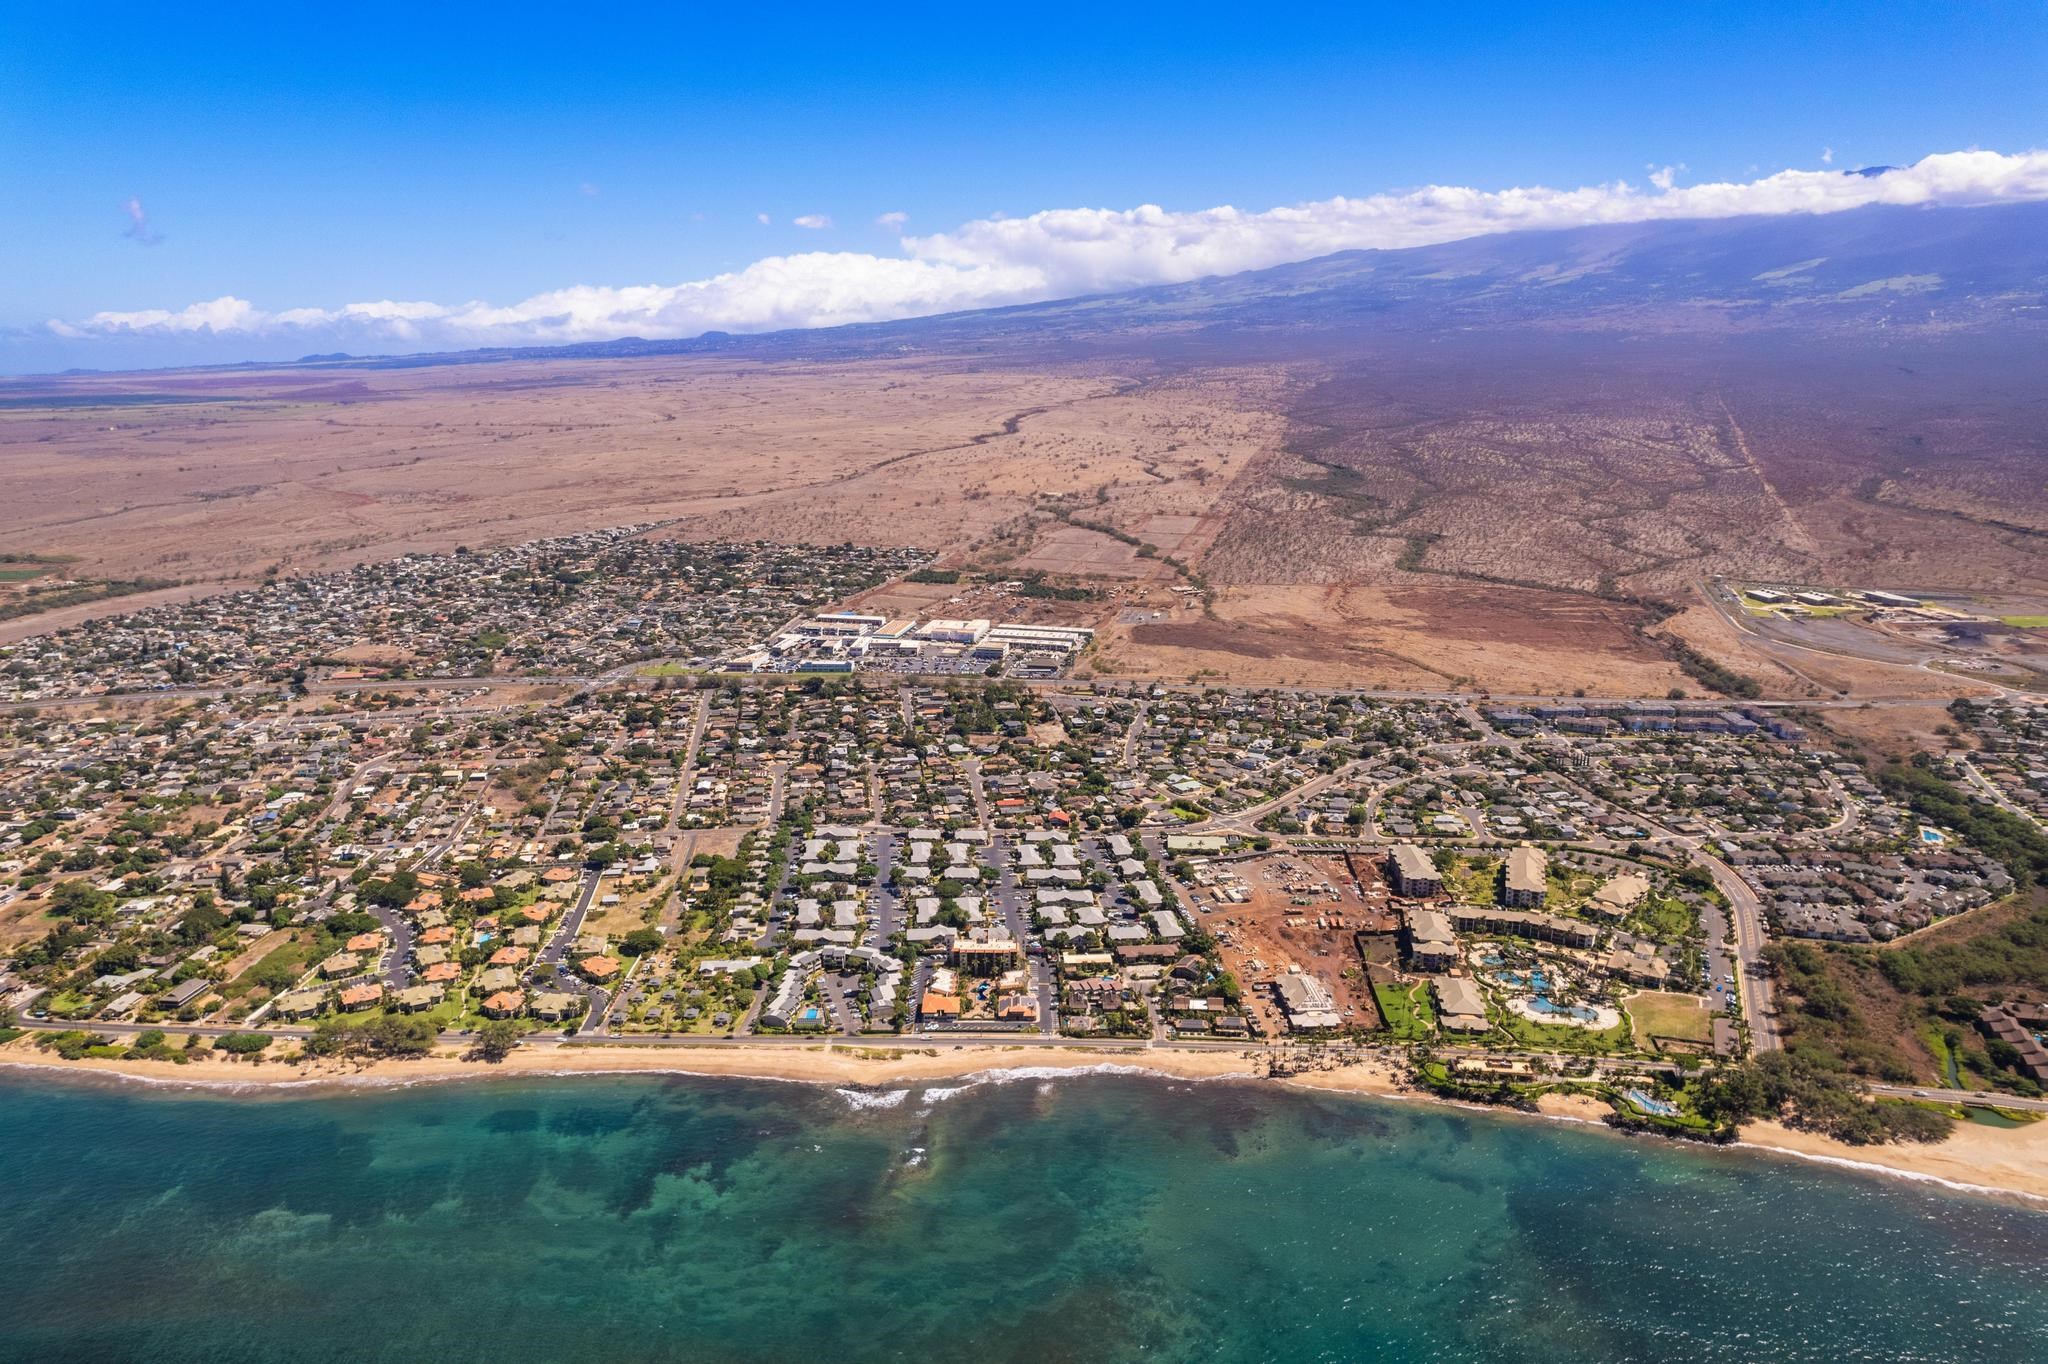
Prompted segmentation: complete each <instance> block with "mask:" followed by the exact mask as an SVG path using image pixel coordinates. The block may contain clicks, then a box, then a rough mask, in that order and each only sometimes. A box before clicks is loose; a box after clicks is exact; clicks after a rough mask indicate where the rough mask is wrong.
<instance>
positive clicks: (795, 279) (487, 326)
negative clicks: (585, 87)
mask: <svg viewBox="0 0 2048 1364" xmlns="http://www.w3.org/2000/svg"><path fill="white" fill-rule="evenodd" d="M1677 169H1682V168H1660V169H1659V170H1657V171H1656V172H1654V173H1653V174H1652V175H1651V176H1650V181H1651V183H1649V184H1648V185H1645V186H1638V185H1632V184H1628V183H1626V182H1616V183H1613V184H1607V185H1595V186H1589V187H1586V188H1581V189H1565V190H1558V189H1547V188H1541V187H1536V188H1526V189H1505V190H1477V189H1463V188H1457V187H1453V186H1443V185H1431V186H1428V187H1426V188H1423V189H1417V190H1412V191H1408V192H1405V193H1399V194H1377V195H1371V196H1368V197H1365V198H1342V197H1340V198H1335V199H1325V200H1320V201H1318V202H1314V203H1306V204H1296V205H1293V206H1291V207H1285V208H1275V209H1269V210H1267V211H1265V212H1245V211H1243V210H1240V209H1236V208H1230V207H1223V208H1211V209H1205V210H1201V211H1198V212H1170V211H1168V210H1166V209H1163V208H1160V207H1158V206H1156V205H1151V204H1147V205H1144V206H1142V207H1139V208H1132V209H1114V210H1113V209H1085V208H1077V209H1054V210H1049V211H1046V212H1042V213H1034V214H1032V215H1031V216H1029V217H1024V218H987V219H981V220H978V221H975V222H970V223H966V224H964V225H962V226H960V227H958V228H956V229H954V230H953V231H951V232H942V233H935V234H933V235H930V236H915V235H909V236H901V237H899V238H898V248H899V254H896V255H875V254H870V253H865V252H849V251H812V252H803V253H799V254H795V255H787V256H771V257H768V258H766V259H764V260H759V261H756V262H754V263H753V264H752V265H749V266H747V267H746V268H745V269H743V270H738V271H734V272H730V273H727V274H721V275H715V276H712V277H711V278H708V279H700V280H690V281H687V282H684V283H681V284H647V285H637V286H631V287H623V288H621V287H609V286H595V285H576V286H572V287H569V288H564V289H556V290H552V291H550V292H548V293H543V294H536V295H535V296H533V297H532V298H528V299H524V300H521V301H519V302H517V303H511V304H505V305H494V304H489V303H481V302H471V303H460V304H442V303H433V302H418V301H416V302H399V301H391V300H383V301H377V302H365V303H351V304H347V305H345V306H343V307H339V308H321V307H293V308H285V309H282V310H279V311H274V312H273V311H266V310H264V309H262V308H259V307H257V306H256V305H254V304H252V303H250V302H248V301H246V300H244V299H240V298H236V297H233V296H226V297H222V298H217V299H213V300H211V301H208V302H200V303H194V304H192V305H190V306H189V307H185V308H181V309H177V310H167V309H161V308H152V309H141V310H136V311H126V312H123V311H108V312H100V313H95V314H93V315H92V316H91V317H88V318H84V319H82V320H77V321H52V322H51V323H49V324H48V326H49V329H50V331H51V332H53V333H55V334H56V335H58V336H62V337H66V338H80V339H82V338H92V337H124V336H125V337H141V336H158V337H178V336H183V337H192V338H197V337H208V336H211V337H234V336H252V337H255V336H268V337H290V338H293V339H295V340H296V339H303V340H305V341H307V342H311V341H314V340H315V339H316V338H317V339H318V340H319V341H320V342H321V343H322V344H323V345H335V346H341V347H346V346H350V345H354V346H360V347H365V348H372V349H376V348H391V347H393V346H398V345H404V346H414V347H418V348H423V349H427V348H436V347H448V346H479V345H528V344H551V343H562V342H576V341H597V340H608V339H611V338H614V337H621V336H642V337H650V338H656V337H660V338H671V337H687V336H695V335H698V334H700V333H702V332H705V331H712V330H721V331H732V332H756V331H770V330H775V329H779V328H788V327H825V326H835V325H838V324H842V323H849V322H879V321H886V320H889V319H892V318H900V317H914V316H920V315H928V314H932V313H941V312H952V311H956V310H960V309H967V308H981V307H995V306H1001V305H1005V304H1013V303H1028V302H1035V301H1038V300H1041V299H1048V298H1062V297H1069V296H1072V295H1075V294H1086V293H1097V292H1102V291H1105V290H1114V289H1126V288H1135V287H1139V286H1142V285H1149V284H1169V283H1179V282H1182V281H1186V280H1191V279H1198V278H1201V277H1202V276H1205V275H1221V274H1233V273H1236V272H1238V271H1241V270H1254V269H1261V268H1264V267H1266V266H1272V265H1280V264H1284V263H1286V262H1288V261H1297V260H1306V259H1309V258H1311V257H1314V256H1321V255H1327V254H1329V253H1330V252H1333V251H1343V250H1351V249H1357V248H1371V247H1404V246H1424V245H1430V244H1433V243H1437V242H1445V241H1453V240H1457V239H1459V238H1464V237H1474V236H1481V235H1484V234H1487V233H1494V232H1509V231H1515V230H1519V229H1527V228H1562V227H1578V226H1584V225H1588V224H1596V223H1635V222H1647V221H1653V220H1664V219H1682V218H1728V217H1737V216H1742V215H1749V214H1793V213H1837V212H1841V211H1843V210H1846V209H1852V208H1860V207H1862V206H1864V205H1867V204H1899V205H1935V204H1939V205H1973V204H1991V203H2003V202H2017V201H2021V200H2036V199H2048V151H2030V152H2022V153H2018V154H2012V155H2007V154H2001V153H1998V152H1986V151H1965V152H1948V153H1942V154H1939V155H1935V156H1929V157H1927V158H1925V159H1924V160H1922V161H1920V162H1918V163H1916V164H1914V165H1912V166H1907V167H1899V168H1894V169H1890V170H1886V171H1884V172H1883V173H1881V174H1858V173H1844V172H1842V171H1837V170H1820V171H1807V170H1788V171H1780V172H1778V173H1777V174H1775V175H1770V176H1766V177H1764V178H1762V179H1758V180H1752V181H1748V182H1744V183H1713V184H1700V185H1679V184H1677V183H1676V172H1677ZM135 212H136V214H137V217H138V225H139V224H140V222H141V220H140V217H139V212H140V205H136V208H135ZM762 216H763V219H764V220H765V218H766V215H765V214H764V215H762ZM796 221H797V222H798V223H799V224H801V225H803V226H807V227H823V226H826V225H829V223H830V219H829V218H825V217H824V216H823V215H816V216H815V217H812V218H808V219H807V218H799V219H797V220H796ZM901 221H902V220H901V217H900V215H897V214H885V215H883V217H882V218H881V219H879V220H878V223H879V224H881V225H885V226H888V227H897V226H900V225H901Z"/></svg>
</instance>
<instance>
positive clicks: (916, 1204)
mask: <svg viewBox="0 0 2048 1364" xmlns="http://www.w3.org/2000/svg"><path fill="white" fill-rule="evenodd" d="M0 1160H4V1164H0V1360H5V1361H15V1360H22V1361H30V1360H33V1361H44V1362H53V1361H72V1360H77V1361H121V1360H150V1361H157V1362H158V1364H171V1362H172V1361H186V1360H192V1361H200V1360H204V1361H238V1360H266V1361H273V1360H275V1361H295V1360H323V1361H325V1360H334V1361H373V1360H406V1361H413V1360H419V1361H430V1360H431V1361H466V1360H480V1361H481V1360H487V1361H493V1362H494V1364H525V1362H526V1361H541V1360H548V1361H552V1360H602V1361H616V1362H617V1364H629V1362H631V1361H640V1360H661V1359H675V1360H707V1361H770V1360H773V1361H782V1360H788V1361H839V1360H871V1359H873V1360H883V1359H901V1360H916V1361H920V1362H921V1364H922V1362H925V1361H937V1360H942V1361H946V1362H947V1364H980V1362H982V1361H988V1362H989V1364H1002V1362H1003V1361H1013V1360H1014V1361H1033V1362H1034V1364H1058V1362H1059V1361H1070V1360H1073V1361H1079V1360H1091V1361H1092V1360H1114V1361H1124V1360H1161V1361H1178V1360H1217V1361H1247V1360H1272V1361H1307V1360H1333V1361H1352V1360H1402V1361H1406V1360H1497V1361H1539V1360H1540V1361H1578V1360H1658V1361H1662V1360H1683V1361H1718V1360H1738V1361H1752V1360H1773V1361H1777V1360H1829V1361H1833V1360H1884V1361H1909V1360H1941V1361H1962V1360H2011V1361H2023V1362H2025V1364H2039V1361H2043V1360H2048V1212H2043V1211H2037V1210H2032V1209H2028V1208H2024V1207H2016V1206H2012V1205H2009V1204H2004V1203H2000V1202H1996V1201H1992V1200H1987V1199H1981V1198H1975V1197H1969V1196H1961V1195H1956V1194H1952V1193H1946V1192H1941V1191H1937V1190H1931V1189H1928V1188H1924V1187H1920V1186H1915V1185H1912V1184H1907V1183H1903V1182H1900V1181H1896V1180H1889V1179H1882V1178H1878V1177H1866V1176H1862V1175H1858V1174H1854V1173H1843V1172H1838V1171H1834V1170H1830V1169H1826V1168H1821V1167H1816V1166H1812V1165H1807V1164H1802V1163H1798V1162H1791V1161H1786V1160H1778V1159H1771V1158H1766V1157H1759V1156H1755V1155H1744V1154H1741V1153H1731V1152H1718V1151H1697V1150H1692V1149H1688V1148H1681V1147H1676V1146H1672V1145H1667V1144H1658V1143H1651V1142H1647V1141H1639V1140H1625V1139H1622V1138H1618V1137H1614V1136H1611V1135H1609V1134H1607V1133H1604V1132H1601V1131H1597V1130H1587V1129H1582V1128H1576V1127H1572V1126H1568V1125H1562V1124H1555V1123H1543V1122H1537V1121H1528V1120H1516V1119H1506V1118H1501V1117H1494V1116H1488V1115H1479V1114H1467V1113H1462V1112H1457V1111H1451V1110H1445V1109H1440V1108H1433V1107H1423V1106H1418V1105H1404V1104H1399V1103H1391V1102H1384V1101H1369V1100H1361V1099H1351V1098H1343V1097H1334V1096H1329V1097H1326V1096H1319V1095H1311V1094H1305V1093H1300V1092H1295V1091H1288V1090H1283V1089H1280V1088H1277V1087H1274V1086H1264V1085H1250V1084H1235V1083H1219V1084H1185V1083H1178V1082H1171V1081H1166V1080H1159V1079H1150V1078H1141V1077H1129V1076H1092V1077H1082V1078H1066V1079H1062V1080H1059V1081H1056V1082H1054V1081H1045V1080H1039V1079H1031V1078H1026V1079H1017V1080H1009V1081H1006V1082H1004V1083H1000V1084H980V1085H973V1086H970V1087H965V1088H962V1087H959V1086H930V1087H918V1088H913V1089H911V1090H908V1091H904V1090H893V1091H882V1092H878V1093H855V1092H851V1091H848V1092H841V1091H834V1090H831V1089H826V1088H815V1087H809V1086H804V1085H794V1084H774V1083H765V1082H753V1081H712V1080H694V1079H675V1080H668V1079H650V1078H610V1077H604V1078H599V1077H584V1078H566V1077H565V1078H554V1079H535V1080H524V1079H522V1080H494V1081H484V1082H473V1083H459V1084H444V1085H423V1086H418V1087H414V1088H408V1089H398V1090H382V1091H367V1092H365V1091H355V1092H346V1093H341V1094H329V1095H322V1096H317V1097H316V1096H304V1095H301V1096H297V1097H291V1098H278V1097H254V1098H249V1097H230V1096H220V1095H208V1094H201V1093H194V1092H191V1091H169V1090H149V1089H142V1088H136V1087H129V1086H113V1085H103V1084H96V1083H95V1084H81V1083H77V1082H72V1081H51V1080H44V1079H37V1078H15V1077H0Z"/></svg>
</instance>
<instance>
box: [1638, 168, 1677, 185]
mask: <svg viewBox="0 0 2048 1364" xmlns="http://www.w3.org/2000/svg"><path fill="white" fill-rule="evenodd" d="M1645 169H1646V170H1648V171H1649V172H1650V183H1651V185H1653V186H1655V187H1656V188H1658V189H1661V190H1668V189H1670V188H1671V187H1672V186H1673V185H1675V184H1677V183H1678V173H1679V172H1680V171H1682V170H1684V169H1685V167H1684V166H1648V167H1645Z"/></svg>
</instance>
